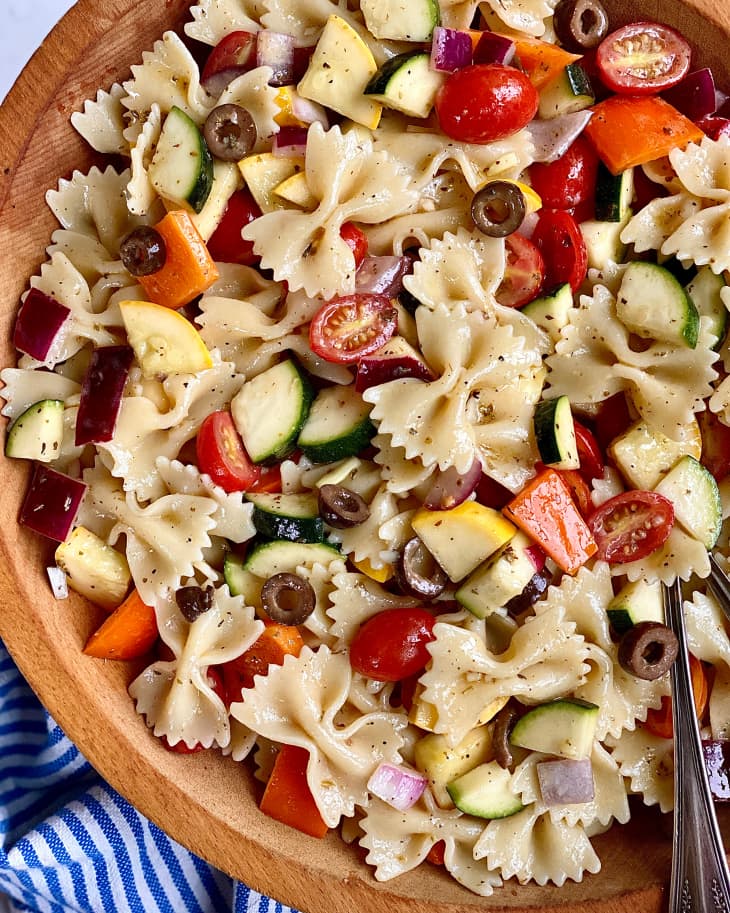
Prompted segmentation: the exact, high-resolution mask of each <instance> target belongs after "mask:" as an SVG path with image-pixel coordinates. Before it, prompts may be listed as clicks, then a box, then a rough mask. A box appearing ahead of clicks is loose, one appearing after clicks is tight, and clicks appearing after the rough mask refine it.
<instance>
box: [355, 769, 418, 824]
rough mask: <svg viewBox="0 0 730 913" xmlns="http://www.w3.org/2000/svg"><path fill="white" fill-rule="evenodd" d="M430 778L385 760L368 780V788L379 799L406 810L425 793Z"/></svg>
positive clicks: (402, 810) (399, 809)
mask: <svg viewBox="0 0 730 913" xmlns="http://www.w3.org/2000/svg"><path fill="white" fill-rule="evenodd" d="M427 784H428V780H427V779H426V777H424V776H423V774H420V773H418V771H417V770H412V769H411V768H409V767H401V766H399V765H396V764H388V763H387V762H386V761H384V762H383V763H382V764H380V766H379V767H377V768H376V770H375V772H374V773H373V775H372V776H371V777H370V779H369V780H368V784H367V788H368V790H369V791H370V792H371V793H372V794H373V795H374V796H377V798H378V799H382V800H383V802H387V804H388V805H390V806H392V807H393V808H396V809H398V811H401V812H404V811H406V809H409V808H410V807H411V806H412V805H415V804H416V802H418V800H419V799H420V798H421V796H422V795H423V793H424V791H425V789H426V786H427Z"/></svg>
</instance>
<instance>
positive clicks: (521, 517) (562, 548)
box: [502, 468, 598, 574]
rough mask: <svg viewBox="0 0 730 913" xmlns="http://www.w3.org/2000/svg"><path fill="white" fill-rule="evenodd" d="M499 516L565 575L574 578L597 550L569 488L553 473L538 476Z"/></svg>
mask: <svg viewBox="0 0 730 913" xmlns="http://www.w3.org/2000/svg"><path fill="white" fill-rule="evenodd" d="M502 513H503V514H504V515H505V517H507V518H508V519H509V520H511V521H512V522H513V523H514V524H515V526H518V527H519V528H520V529H521V530H522V531H523V532H525V533H527V535H528V536H530V538H531V539H534V540H535V542H537V543H538V544H539V545H540V546H541V547H542V548H543V550H544V551H545V552H546V553H547V554H548V555H549V556H550V557H551V558H552V559H553V561H554V562H555V563H556V564H557V565H558V567H560V568H561V569H562V570H564V571H566V572H567V573H568V574H575V572H576V571H577V570H578V568H580V567H581V566H582V565H584V564H585V563H586V561H587V560H588V559H589V558H590V557H591V555H593V554H595V552H596V550H597V549H598V546H597V545H596V542H595V540H594V538H593V534H592V533H591V531H590V529H589V528H588V525H587V523H586V522H585V520H584V519H583V517H581V515H580V512H579V511H578V508H577V506H576V504H575V501H574V500H573V498H572V496H571V492H570V489H569V487H568V486H567V485H566V483H565V482H564V481H563V479H562V478H561V477H560V474H559V473H558V472H556V471H555V470H554V469H549V468H546V469H543V470H542V472H540V473H538V475H537V476H536V477H535V478H534V479H533V480H532V481H531V482H530V483H529V485H527V486H526V487H525V488H523V489H522V491H521V492H520V493H519V494H518V495H517V496H516V497H515V498H513V499H512V500H511V501H510V502H509V504H507V505H506V507H504V508H503V509H502Z"/></svg>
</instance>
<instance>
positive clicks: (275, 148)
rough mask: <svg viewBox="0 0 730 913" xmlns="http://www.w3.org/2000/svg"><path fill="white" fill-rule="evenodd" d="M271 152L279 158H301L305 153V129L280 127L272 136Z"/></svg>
mask: <svg viewBox="0 0 730 913" xmlns="http://www.w3.org/2000/svg"><path fill="white" fill-rule="evenodd" d="M271 151H272V152H273V154H274V155H278V156H279V157H280V158H302V156H304V155H305V154H306V151H307V128H306V127H282V128H281V129H280V130H279V132H278V133H276V134H274V142H273V145H272V147H271Z"/></svg>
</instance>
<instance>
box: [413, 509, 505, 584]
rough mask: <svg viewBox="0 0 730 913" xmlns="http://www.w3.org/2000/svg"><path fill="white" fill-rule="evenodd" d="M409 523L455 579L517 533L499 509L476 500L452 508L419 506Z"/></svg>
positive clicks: (462, 575) (469, 570)
mask: <svg viewBox="0 0 730 913" xmlns="http://www.w3.org/2000/svg"><path fill="white" fill-rule="evenodd" d="M412 525H413V530H414V532H415V533H416V535H418V536H419V538H420V539H421V540H422V541H423V544H424V545H425V546H426V548H427V549H428V550H429V552H431V554H432V555H433V557H434V558H435V559H436V561H438V563H439V564H440V565H441V567H442V568H443V569H444V571H445V572H446V574H447V575H448V577H449V578H450V579H451V580H453V581H454V582H457V581H459V580H463V578H464V577H466V575H467V574H470V573H471V572H472V571H473V570H474V568H475V567H477V565H479V564H481V563H482V561H484V560H485V559H486V558H488V557H489V556H490V555H492V554H494V552H496V551H497V549H499V548H501V547H502V546H503V545H506V544H507V543H508V542H509V540H510V539H511V538H512V536H514V534H515V533H516V532H517V528H516V527H515V526H514V525H513V524H512V523H510V521H509V520H507V519H506V517H504V516H502V514H501V513H500V512H499V511H498V510H493V509H492V508H491V507H485V506H484V505H483V504H478V503H477V502H476V501H464V502H463V503H462V504H459V505H458V506H457V507H454V508H452V509H451V510H427V509H426V508H421V510H419V511H418V512H417V513H416V514H415V516H414V517H413V520H412Z"/></svg>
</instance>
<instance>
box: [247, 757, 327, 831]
mask: <svg viewBox="0 0 730 913" xmlns="http://www.w3.org/2000/svg"><path fill="white" fill-rule="evenodd" d="M308 763H309V752H308V751H307V750H306V748H300V747H298V746H296V745H282V746H281V748H280V749H279V753H278V754H277V756H276V760H275V761H274V768H273V770H272V771H271V776H270V777H269V781H268V783H267V784H266V789H265V790H264V795H263V797H262V799H261V805H260V806H259V807H260V808H261V811H262V812H264V814H266V815H268V816H269V817H270V818H276V820H277V821H281V822H283V823H284V824H288V825H289V826H290V827H294V828H296V829H297V830H298V831H302V832H303V833H305V834H309V835H310V837H319V838H321V837H324V835H325V834H326V833H327V830H328V828H327V825H326V824H325V822H324V820H323V819H322V816H321V815H320V813H319V809H318V808H317V804H316V802H315V801H314V796H313V795H312V792H311V790H310V788H309V784H308V783H307V764H308Z"/></svg>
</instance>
